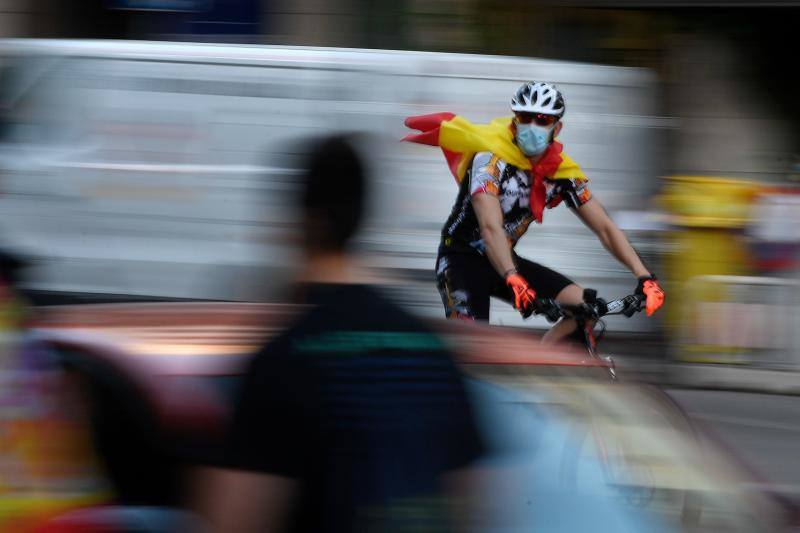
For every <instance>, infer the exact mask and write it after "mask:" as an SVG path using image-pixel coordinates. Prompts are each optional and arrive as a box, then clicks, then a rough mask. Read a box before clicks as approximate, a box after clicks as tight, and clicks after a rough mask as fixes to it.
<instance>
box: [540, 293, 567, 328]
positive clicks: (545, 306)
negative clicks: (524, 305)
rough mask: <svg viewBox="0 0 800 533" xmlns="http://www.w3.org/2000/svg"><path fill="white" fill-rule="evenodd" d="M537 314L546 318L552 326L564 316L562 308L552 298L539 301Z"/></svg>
mask: <svg viewBox="0 0 800 533" xmlns="http://www.w3.org/2000/svg"><path fill="white" fill-rule="evenodd" d="M536 314H537V315H542V316H544V317H545V318H546V319H547V321H548V322H549V323H551V324H552V323H554V322H558V320H559V319H560V318H561V317H562V316H563V313H562V311H561V307H560V306H559V305H558V303H556V301H555V300H553V299H552V298H547V299H542V300H539V305H538V309H537V311H536Z"/></svg>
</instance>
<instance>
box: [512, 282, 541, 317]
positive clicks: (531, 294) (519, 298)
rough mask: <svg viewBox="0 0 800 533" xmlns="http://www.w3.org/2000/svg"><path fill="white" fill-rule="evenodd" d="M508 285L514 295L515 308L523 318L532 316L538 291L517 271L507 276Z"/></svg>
mask: <svg viewBox="0 0 800 533" xmlns="http://www.w3.org/2000/svg"><path fill="white" fill-rule="evenodd" d="M506 285H508V288H509V289H511V293H512V294H513V295H514V308H515V309H516V310H517V311H519V313H520V314H521V315H522V318H528V317H529V316H531V315H532V314H533V312H534V311H535V310H536V291H535V290H533V289H532V288H531V286H530V285H528V282H527V281H525V278H523V277H522V276H520V275H519V274H517V273H516V272H513V273H511V274H509V275H507V276H506Z"/></svg>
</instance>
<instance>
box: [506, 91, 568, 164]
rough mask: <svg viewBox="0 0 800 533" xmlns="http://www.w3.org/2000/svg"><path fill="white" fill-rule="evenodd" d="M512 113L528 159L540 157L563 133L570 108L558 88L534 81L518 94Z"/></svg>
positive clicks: (518, 140) (515, 130) (518, 141)
mask: <svg viewBox="0 0 800 533" xmlns="http://www.w3.org/2000/svg"><path fill="white" fill-rule="evenodd" d="M511 110H512V111H513V112H514V120H513V122H512V128H513V130H514V139H515V141H516V143H517V146H519V148H520V150H522V152H523V153H524V154H525V155H527V156H528V157H536V156H538V155H541V154H542V153H544V151H545V150H546V149H547V147H548V146H550V143H552V142H553V140H554V139H555V138H556V136H558V134H559V132H560V131H561V127H562V124H561V117H563V116H564V111H565V110H566V106H565V104H564V96H563V95H562V94H561V91H559V90H558V89H557V88H556V86H555V85H551V84H549V83H544V82H539V81H531V82H528V83H524V84H523V85H522V86H521V87H520V88H519V89H517V92H516V93H514V96H513V97H512V98H511Z"/></svg>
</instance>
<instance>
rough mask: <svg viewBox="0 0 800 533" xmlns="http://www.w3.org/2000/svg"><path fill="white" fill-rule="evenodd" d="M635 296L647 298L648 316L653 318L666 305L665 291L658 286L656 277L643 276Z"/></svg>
mask: <svg viewBox="0 0 800 533" xmlns="http://www.w3.org/2000/svg"><path fill="white" fill-rule="evenodd" d="M634 294H638V295H641V296H644V297H645V309H646V311H647V316H651V315H652V314H653V313H655V312H656V310H658V308H659V307H661V306H662V305H664V298H665V296H666V295H665V294H664V290H663V289H662V288H661V286H660V285H659V284H658V280H657V279H656V277H655V275H652V274H651V275H649V276H642V277H640V278H639V284H638V285H637V286H636V291H635V292H634Z"/></svg>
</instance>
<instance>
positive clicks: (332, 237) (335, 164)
mask: <svg viewBox="0 0 800 533" xmlns="http://www.w3.org/2000/svg"><path fill="white" fill-rule="evenodd" d="M354 144H355V137H354V136H348V135H331V136H329V137H325V138H323V139H321V140H319V141H317V143H316V144H315V146H314V148H313V149H312V151H311V154H310V156H309V159H308V163H307V166H306V169H305V176H304V178H305V179H304V181H303V188H302V192H301V209H302V217H303V231H304V243H305V247H306V252H307V253H309V254H331V253H344V252H345V251H346V250H347V247H348V244H349V241H350V239H351V237H352V236H353V235H354V234H355V233H356V231H357V230H358V227H359V224H360V223H361V219H362V216H363V213H364V209H365V198H366V194H367V184H366V171H365V167H364V164H363V162H362V160H361V158H360V157H359V154H358V152H357V151H356V148H355V146H354Z"/></svg>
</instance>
